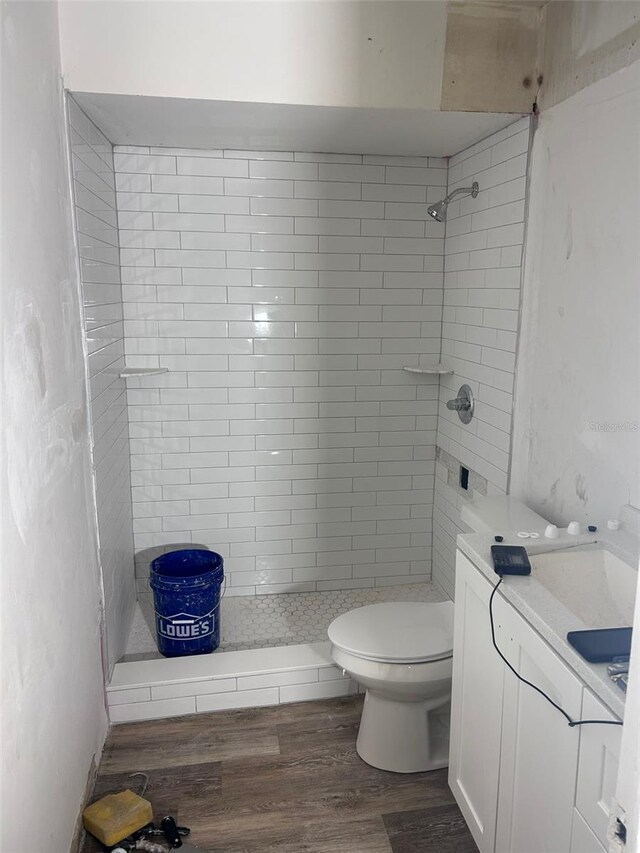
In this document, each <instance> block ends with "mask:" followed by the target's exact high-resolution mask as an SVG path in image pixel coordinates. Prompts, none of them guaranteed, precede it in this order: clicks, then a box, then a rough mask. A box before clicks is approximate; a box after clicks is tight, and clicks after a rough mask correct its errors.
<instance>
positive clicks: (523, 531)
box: [518, 530, 529, 539]
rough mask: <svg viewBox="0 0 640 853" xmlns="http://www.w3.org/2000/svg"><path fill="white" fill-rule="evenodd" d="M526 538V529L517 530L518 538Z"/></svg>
mask: <svg viewBox="0 0 640 853" xmlns="http://www.w3.org/2000/svg"><path fill="white" fill-rule="evenodd" d="M528 538H529V534H528V533H527V531H526V530H519V531H518V539H528Z"/></svg>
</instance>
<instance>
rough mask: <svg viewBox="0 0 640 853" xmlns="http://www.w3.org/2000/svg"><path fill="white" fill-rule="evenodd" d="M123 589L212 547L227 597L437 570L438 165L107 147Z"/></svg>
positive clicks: (443, 172)
mask: <svg viewBox="0 0 640 853" xmlns="http://www.w3.org/2000/svg"><path fill="white" fill-rule="evenodd" d="M115 152H116V153H115V165H116V182H117V189H118V211H119V227H120V245H121V258H122V281H123V294H124V323H125V341H126V353H127V363H128V365H129V366H132V367H135V366H139V367H166V368H168V369H169V371H170V372H169V373H167V374H164V375H160V376H156V377H145V378H143V379H137V380H130V381H129V382H128V402H129V412H130V415H129V416H130V422H131V426H130V429H131V462H132V469H133V472H132V478H133V513H134V534H135V546H136V551H137V552H138V560H137V569H136V570H137V574H138V577H139V583H138V589H139V590H140V591H144V590H145V589H146V588H147V579H146V578H147V575H148V563H149V558H150V557H153V556H154V555H155V554H157V553H158V552H160V551H162V549H164V548H167V547H175V546H176V545H181V544H187V543H194V544H201V545H205V546H207V547H210V548H212V549H214V550H216V551H219V552H220V553H222V554H223V556H224V557H225V563H226V569H227V574H228V587H227V594H236V595H242V594H247V595H251V594H254V593H255V592H260V593H276V592H286V591H314V590H325V589H338V588H358V587H372V586H380V585H384V584H389V583H393V584H398V583H414V582H415V581H416V580H417V579H424V578H426V577H428V576H429V574H430V569H431V514H432V501H433V483H434V458H435V439H436V423H437V410H438V384H437V379H433V378H427V379H424V378H416V377H415V376H411V375H409V374H406V373H403V372H402V370H401V368H402V366H403V365H414V366H418V365H420V364H423V365H426V364H428V363H429V362H433V361H435V360H437V358H438V356H439V352H440V333H441V321H442V293H443V252H444V227H443V226H442V225H440V224H438V223H435V222H432V221H431V220H427V214H426V205H427V202H432V201H435V200H437V199H438V198H441V197H442V195H443V194H444V192H445V188H446V184H447V163H446V161H445V160H441V159H434V158H427V157H422V158H393V157H369V156H356V155H343V156H341V155H330V156H328V155H323V154H309V153H304V154H301V153H295V154H294V153H286V152H276V153H270V152H258V151H256V152H243V151H195V150H194V151H190V150H180V149H162V148H132V147H126V148H125V147H123V148H118V147H116V149H115Z"/></svg>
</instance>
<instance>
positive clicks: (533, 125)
mask: <svg viewBox="0 0 640 853" xmlns="http://www.w3.org/2000/svg"><path fill="white" fill-rule="evenodd" d="M537 128H538V116H537V115H536V114H535V113H534V114H533V115H532V116H531V121H530V122H529V148H528V150H527V179H526V188H525V196H524V240H523V243H522V258H521V261H520V302H519V303H518V328H517V330H516V360H515V366H514V375H513V379H514V381H513V404H512V407H511V430H510V432H509V463H508V467H507V494H510V493H511V470H512V467H513V433H514V421H515V417H516V410H517V406H518V393H519V391H520V382H521V379H520V353H521V341H522V313H523V306H524V302H525V298H526V293H525V289H526V283H525V281H526V280H525V272H526V263H527V250H528V248H529V228H528V223H529V204H530V197H531V164H532V161H533V157H532V153H533V145H534V143H535V136H536V130H537Z"/></svg>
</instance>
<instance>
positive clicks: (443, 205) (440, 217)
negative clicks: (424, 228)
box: [427, 181, 480, 222]
mask: <svg viewBox="0 0 640 853" xmlns="http://www.w3.org/2000/svg"><path fill="white" fill-rule="evenodd" d="M479 192H480V186H479V185H478V182H477V181H474V182H473V184H472V185H471V186H470V187H459V188H458V189H457V190H454V191H453V192H452V193H449V195H448V196H446V197H445V198H443V199H442V201H437V202H436V203H435V204H432V205H431V207H428V208H427V213H428V214H429V216H430V217H431V218H432V219H435V221H436V222H446V221H447V207H448V206H449V202H450V201H451V200H452V199H454V198H455V197H456V196H457V195H461V194H462V193H465V195H470V196H471V198H476V197H477V195H478V193H479Z"/></svg>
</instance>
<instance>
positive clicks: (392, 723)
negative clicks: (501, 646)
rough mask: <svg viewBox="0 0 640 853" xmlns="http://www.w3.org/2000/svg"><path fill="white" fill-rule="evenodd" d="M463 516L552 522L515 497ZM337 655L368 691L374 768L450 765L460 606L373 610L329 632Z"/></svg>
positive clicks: (518, 526)
mask: <svg viewBox="0 0 640 853" xmlns="http://www.w3.org/2000/svg"><path fill="white" fill-rule="evenodd" d="M466 509H467V511H466V512H465V511H464V510H463V513H462V518H463V520H464V522H465V523H466V524H467V525H468V526H469V527H471V529H472V530H474V531H479V532H495V533H500V532H504V531H509V530H540V529H541V528H544V526H545V524H546V521H545V519H544V518H542V517H541V516H539V515H538V514H537V513H535V512H533V510H531V509H529V508H528V507H526V506H525V505H524V504H522V503H520V502H519V501H516V500H515V499H513V498H510V497H507V496H500V497H496V498H494V497H491V498H483V499H482V498H481V499H476V501H474V502H473V503H469V504H468V505H467V508H466ZM328 633H329V639H330V640H331V643H332V650H331V653H332V656H333V659H334V661H335V662H336V663H337V664H338V666H340V667H342V669H344V670H345V671H346V672H348V673H349V675H350V676H351V677H352V678H354V679H355V680H356V681H357V682H358V683H359V684H361V685H362V686H363V687H366V688H367V693H366V696H365V700H364V708H363V710H362V719H361V721H360V730H359V732H358V740H357V744H356V749H357V751H358V754H359V755H360V757H361V758H362V759H364V761H366V762H367V764H371V765H372V766H373V767H379V768H380V769H382V770H391V771H394V772H396V773H416V772H419V771H424V770H436V769H438V768H440V767H446V766H447V764H448V763H449V702H450V699H451V668H452V659H453V602H451V601H444V602H438V603H424V602H415V601H399V602H386V603H384V604H370V605H368V606H366V607H359V608H357V609H355V610H351V611H349V612H348V613H344V614H343V615H342V616H338V618H337V619H334V620H333V622H332V623H331V625H329V632H328Z"/></svg>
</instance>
